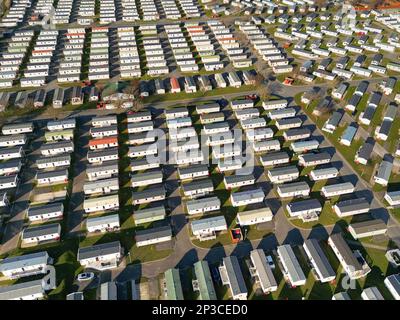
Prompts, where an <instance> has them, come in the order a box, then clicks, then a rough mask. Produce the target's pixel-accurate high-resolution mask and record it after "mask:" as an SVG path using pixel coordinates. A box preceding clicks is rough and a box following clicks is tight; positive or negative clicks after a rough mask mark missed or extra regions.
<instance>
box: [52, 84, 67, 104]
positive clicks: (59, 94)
mask: <svg viewBox="0 0 400 320" xmlns="http://www.w3.org/2000/svg"><path fill="white" fill-rule="evenodd" d="M64 101H65V91H64V89H63V88H56V89H55V90H54V94H53V103H52V105H53V108H62V106H63V105H64Z"/></svg>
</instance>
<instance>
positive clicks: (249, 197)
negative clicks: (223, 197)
mask: <svg viewBox="0 0 400 320" xmlns="http://www.w3.org/2000/svg"><path fill="white" fill-rule="evenodd" d="M264 197H265V194H264V191H263V190H262V189H261V188H257V189H252V190H246V191H236V192H232V193H231V196H230V199H231V202H232V206H233V207H240V206H245V205H249V204H254V203H260V202H263V201H264Z"/></svg>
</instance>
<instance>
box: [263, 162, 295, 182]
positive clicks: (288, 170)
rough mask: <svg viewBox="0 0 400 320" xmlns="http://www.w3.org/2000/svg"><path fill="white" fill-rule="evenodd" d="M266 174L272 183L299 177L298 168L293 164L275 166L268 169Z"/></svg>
mask: <svg viewBox="0 0 400 320" xmlns="http://www.w3.org/2000/svg"><path fill="white" fill-rule="evenodd" d="M267 176H268V178H269V180H270V181H271V182H272V183H283V182H289V181H293V180H296V179H297V178H298V177H299V170H298V169H297V166H295V165H291V166H285V167H277V168H273V169H270V170H268V172H267Z"/></svg>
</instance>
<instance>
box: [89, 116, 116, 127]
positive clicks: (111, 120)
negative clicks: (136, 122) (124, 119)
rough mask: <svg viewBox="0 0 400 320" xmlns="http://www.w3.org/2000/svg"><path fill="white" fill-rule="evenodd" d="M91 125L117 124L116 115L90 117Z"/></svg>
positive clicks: (105, 125)
mask: <svg viewBox="0 0 400 320" xmlns="http://www.w3.org/2000/svg"><path fill="white" fill-rule="evenodd" d="M91 125H92V126H93V127H108V126H112V125H117V116H96V117H94V118H93V119H92V121H91Z"/></svg>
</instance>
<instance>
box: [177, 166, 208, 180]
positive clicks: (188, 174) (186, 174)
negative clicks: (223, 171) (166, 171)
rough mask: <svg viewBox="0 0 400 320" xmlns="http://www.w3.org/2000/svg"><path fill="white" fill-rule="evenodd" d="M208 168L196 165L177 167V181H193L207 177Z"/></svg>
mask: <svg viewBox="0 0 400 320" xmlns="http://www.w3.org/2000/svg"><path fill="white" fill-rule="evenodd" d="M208 175H209V172H208V166H207V165H205V164H197V165H192V166H188V167H178V176H179V179H181V180H185V179H193V178H198V177H205V176H208Z"/></svg>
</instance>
